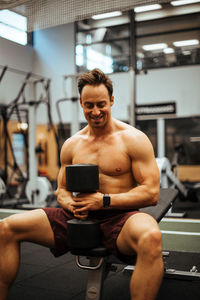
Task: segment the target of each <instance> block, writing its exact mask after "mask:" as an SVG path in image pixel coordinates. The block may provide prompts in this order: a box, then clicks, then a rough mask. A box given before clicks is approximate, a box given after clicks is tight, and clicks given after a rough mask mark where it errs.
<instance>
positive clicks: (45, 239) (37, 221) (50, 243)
mask: <svg viewBox="0 0 200 300" xmlns="http://www.w3.org/2000/svg"><path fill="white" fill-rule="evenodd" d="M5 221H6V222H7V225H8V228H9V230H10V232H11V234H13V238H14V239H16V240H18V241H30V242H33V243H37V244H41V245H43V246H46V247H54V234H53V231H52V228H51V225H50V223H49V220H48V218H47V215H46V213H45V212H44V210H43V209H35V210H31V211H27V212H24V213H19V214H15V215H11V216H9V217H8V218H6V220H5Z"/></svg>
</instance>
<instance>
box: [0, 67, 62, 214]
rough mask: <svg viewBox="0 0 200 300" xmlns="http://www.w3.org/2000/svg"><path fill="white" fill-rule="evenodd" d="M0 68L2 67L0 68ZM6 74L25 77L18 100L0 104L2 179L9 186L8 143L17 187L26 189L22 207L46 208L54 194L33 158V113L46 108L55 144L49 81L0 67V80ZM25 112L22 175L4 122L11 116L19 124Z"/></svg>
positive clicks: (34, 132)
mask: <svg viewBox="0 0 200 300" xmlns="http://www.w3.org/2000/svg"><path fill="white" fill-rule="evenodd" d="M0 67H2V66H0ZM6 71H10V72H13V73H17V74H20V75H22V76H25V79H24V80H23V83H22V85H21V87H20V89H19V92H18V94H17V97H16V98H15V99H14V100H13V101H11V102H10V103H9V104H8V105H1V113H2V115H3V123H4V132H5V142H4V153H5V159H4V167H5V170H4V180H5V182H6V184H8V173H7V167H8V159H7V142H8V144H9V146H10V149H11V154H12V158H13V161H14V169H15V170H17V171H18V173H19V174H20V176H21V179H20V181H21V183H20V186H21V187H22V186H23V187H24V188H25V194H26V198H27V200H28V203H25V204H22V207H24V208H36V207H43V206H46V201H47V198H48V196H50V195H52V194H53V191H52V187H51V183H50V182H49V180H48V179H47V178H46V177H39V176H37V158H36V112H37V108H38V106H39V105H40V104H41V103H43V104H45V105H46V106H47V112H48V119H49V127H50V128H52V130H53V132H54V136H55V139H56V142H57V144H58V137H57V133H56V131H55V128H54V126H53V123H52V118H51V111H50V90H49V89H50V79H47V78H44V77H41V76H39V75H36V74H32V73H26V72H24V71H19V70H16V69H13V68H9V67H7V66H5V67H3V71H2V72H1V75H0V81H2V79H3V77H4V76H5V73H6ZM27 93H28V97H29V100H28V101H27V97H26V94H27ZM22 110H25V111H26V112H27V119H28V123H29V126H28V141H27V142H26V143H25V144H26V146H28V149H27V154H28V167H27V174H24V173H23V172H22V171H21V169H20V167H19V165H18V163H17V160H16V158H15V155H14V152H13V147H12V143H11V140H10V137H9V134H8V128H7V123H8V121H9V120H10V118H11V116H13V114H14V113H16V114H17V117H18V121H19V122H21V118H20V111H22ZM21 192H22V189H21V191H20V192H19V193H18V194H17V195H16V196H15V200H17V201H19V198H20V197H21V195H22V193H21Z"/></svg>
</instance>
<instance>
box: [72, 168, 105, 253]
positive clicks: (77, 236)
mask: <svg viewBox="0 0 200 300" xmlns="http://www.w3.org/2000/svg"><path fill="white" fill-rule="evenodd" d="M66 189H67V190H68V191H71V192H72V193H74V194H76V193H93V192H96V191H97V190H98V189H99V169H98V166H97V165H93V164H74V165H69V166H67V167H66ZM67 237H68V246H69V249H70V250H76V249H92V248H96V247H98V246H99V244H100V225H99V221H98V220H91V219H85V220H80V219H76V218H74V219H72V220H69V221H67Z"/></svg>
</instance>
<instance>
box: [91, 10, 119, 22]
mask: <svg viewBox="0 0 200 300" xmlns="http://www.w3.org/2000/svg"><path fill="white" fill-rule="evenodd" d="M121 15H122V13H121V11H113V12H109V13H105V14H99V15H94V16H92V19H94V20H100V19H106V18H112V17H118V16H121Z"/></svg>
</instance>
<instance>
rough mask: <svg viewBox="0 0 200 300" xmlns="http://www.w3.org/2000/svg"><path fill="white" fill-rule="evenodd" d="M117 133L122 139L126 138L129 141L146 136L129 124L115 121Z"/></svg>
mask: <svg viewBox="0 0 200 300" xmlns="http://www.w3.org/2000/svg"><path fill="white" fill-rule="evenodd" d="M117 124H118V128H119V133H120V134H121V136H122V137H125V138H126V137H127V138H131V139H138V138H145V137H146V135H145V133H144V132H142V131H141V130H139V129H137V128H135V127H133V126H131V125H130V124H127V123H125V122H122V121H119V120H117Z"/></svg>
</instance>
